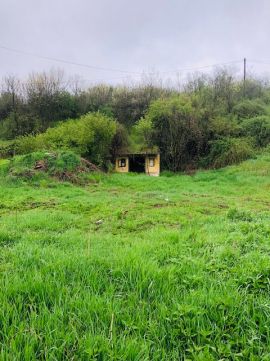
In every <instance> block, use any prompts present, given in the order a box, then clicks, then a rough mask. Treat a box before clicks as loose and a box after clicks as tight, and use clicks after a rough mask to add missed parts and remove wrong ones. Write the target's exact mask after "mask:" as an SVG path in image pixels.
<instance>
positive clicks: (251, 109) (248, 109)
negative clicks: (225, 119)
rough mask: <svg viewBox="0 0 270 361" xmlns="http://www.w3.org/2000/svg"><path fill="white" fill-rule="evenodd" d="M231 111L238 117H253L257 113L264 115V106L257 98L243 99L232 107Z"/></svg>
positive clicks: (257, 114)
mask: <svg viewBox="0 0 270 361" xmlns="http://www.w3.org/2000/svg"><path fill="white" fill-rule="evenodd" d="M233 113H234V114H235V115H236V117H237V118H238V119H246V118H253V117H257V116H259V115H265V114H266V109H265V106H264V105H263V104H262V103H261V102H260V101H259V100H257V99H255V100H243V101H242V102H240V103H238V104H237V105H235V106H234V108H233Z"/></svg>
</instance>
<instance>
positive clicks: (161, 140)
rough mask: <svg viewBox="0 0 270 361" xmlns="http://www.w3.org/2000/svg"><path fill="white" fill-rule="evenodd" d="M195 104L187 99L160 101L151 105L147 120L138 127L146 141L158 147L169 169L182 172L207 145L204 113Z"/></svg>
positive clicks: (192, 100) (193, 100)
mask: <svg viewBox="0 0 270 361" xmlns="http://www.w3.org/2000/svg"><path fill="white" fill-rule="evenodd" d="M195 101H196V99H193V98H192V97H188V96H181V97H173V98H169V99H160V100H157V101H155V102H153V103H152V104H151V105H150V107H149V110H148V112H147V115H146V120H142V121H141V122H140V124H139V125H138V129H139V130H142V131H143V133H144V136H145V140H147V139H150V141H151V143H153V144H155V145H157V146H158V147H159V149H160V152H161V154H162V162H163V165H164V167H165V168H166V169H168V170H172V171H179V170H183V169H185V168H186V167H187V166H188V165H190V164H191V163H193V162H196V161H197V160H198V158H199V156H200V152H201V150H202V148H203V146H204V136H203V128H202V119H203V113H202V111H201V110H200V109H198V108H197V107H196V103H195ZM194 103H195V104H194ZM150 124H151V127H152V132H150V129H149V127H150Z"/></svg>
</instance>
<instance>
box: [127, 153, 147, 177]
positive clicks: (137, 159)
mask: <svg viewBox="0 0 270 361" xmlns="http://www.w3.org/2000/svg"><path fill="white" fill-rule="evenodd" d="M129 171H130V172H135V173H144V172H145V157H143V156H141V155H132V156H130V158H129Z"/></svg>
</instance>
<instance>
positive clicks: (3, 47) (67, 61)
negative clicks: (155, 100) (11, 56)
mask: <svg viewBox="0 0 270 361" xmlns="http://www.w3.org/2000/svg"><path fill="white" fill-rule="evenodd" d="M0 49H3V50H6V51H11V52H14V53H17V54H23V55H27V56H33V57H36V58H40V59H45V60H51V61H55V62H58V63H63V64H69V65H76V66H80V67H84V68H90V69H95V70H103V71H115V72H119V73H127V74H141V73H139V72H135V71H128V70H122V69H114V68H103V67H100V66H95V65H89V64H83V63H77V62H75V61H69V60H65V59H59V58H54V57H49V56H43V55H39V54H35V53H31V52H28V51H24V50H18V49H14V48H9V47H7V46H3V45H0Z"/></svg>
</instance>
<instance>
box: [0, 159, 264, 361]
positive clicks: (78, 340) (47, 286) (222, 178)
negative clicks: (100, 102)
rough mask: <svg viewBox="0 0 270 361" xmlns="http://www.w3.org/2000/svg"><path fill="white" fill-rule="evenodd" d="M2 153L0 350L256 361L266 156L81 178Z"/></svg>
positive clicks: (30, 356) (259, 356) (16, 355)
mask: <svg viewBox="0 0 270 361" xmlns="http://www.w3.org/2000/svg"><path fill="white" fill-rule="evenodd" d="M6 162H7V161H4V162H2V163H5V164H6ZM2 163H1V167H0V169H2V172H1V175H0V194H1V195H0V199H1V201H0V243H1V246H2V247H1V265H0V267H1V277H0V289H1V291H0V302H1V312H0V325H1V327H0V339H1V357H0V358H1V359H3V360H19V359H21V360H34V359H35V360H45V359H46V360H119V361H120V360H121V361H122V360H151V361H153V360H158V361H160V360H184V359H185V360H269V357H270V356H269V355H270V341H269V340H270V338H269V329H270V308H269V291H270V282H269V275H270V259H269V252H270V242H269V236H270V226H269V224H270V223H269V220H270V212H269V209H270V208H269V206H270V197H269V189H270V156H269V155H264V156H261V157H259V158H258V159H253V160H249V161H246V162H244V163H242V164H241V165H239V166H233V167H228V168H224V169H220V170H214V171H202V172H198V173H196V174H195V175H193V176H188V175H173V176H165V175H163V176H161V177H159V178H152V177H147V176H144V175H134V174H126V175H118V174H111V175H108V174H102V173H99V174H95V173H94V174H91V175H89V179H90V182H89V184H88V185H86V186H76V185H73V184H71V183H68V182H59V181H57V180H54V179H52V178H46V179H39V180H33V181H25V180H24V181H23V180H20V179H15V178H11V177H6V175H5V171H4V168H5V167H6V165H5V164H2ZM168 175H169V174H168Z"/></svg>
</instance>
